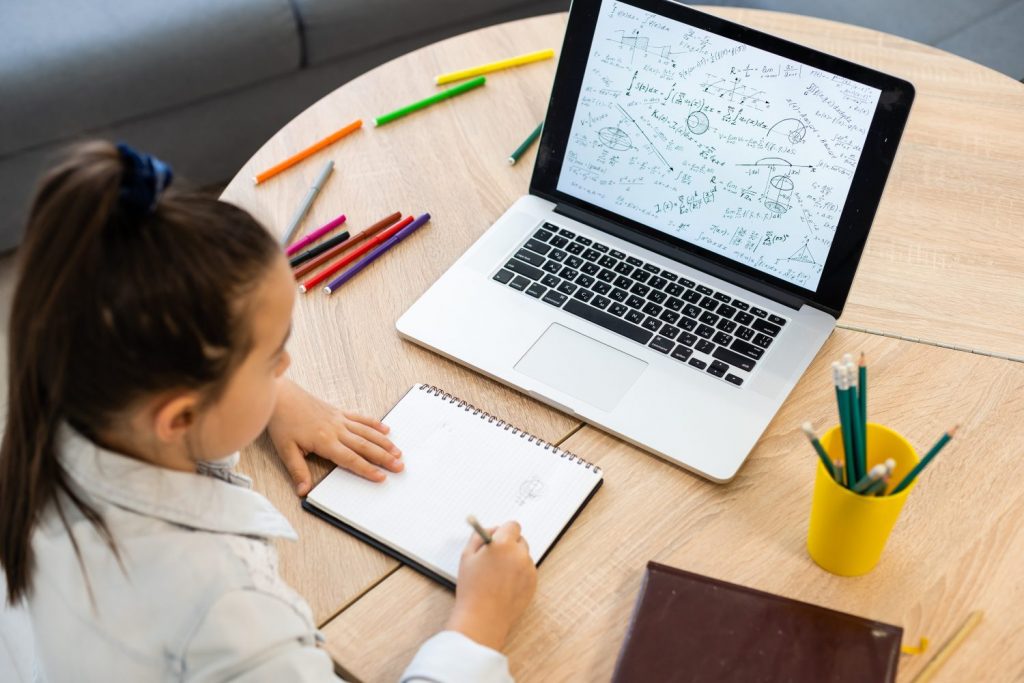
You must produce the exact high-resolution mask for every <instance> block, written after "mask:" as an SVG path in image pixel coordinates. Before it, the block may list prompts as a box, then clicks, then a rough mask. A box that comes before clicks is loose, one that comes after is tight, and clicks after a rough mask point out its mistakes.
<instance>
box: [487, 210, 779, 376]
mask: <svg viewBox="0 0 1024 683" xmlns="http://www.w3.org/2000/svg"><path fill="white" fill-rule="evenodd" d="M493 279H494V280H495V281H497V282H499V283H500V284H502V285H506V286H508V287H511V288H512V289H515V290H518V291H520V292H524V293H525V294H527V295H528V296H531V297H533V298H535V299H539V300H541V301H543V302H544V303H546V304H548V305H551V306H554V307H556V308H561V309H562V310H564V311H567V312H568V313H572V314H573V315H576V316H579V317H581V318H583V319H584V320H588V321H590V322H592V323H594V324H596V325H600V326H601V327H603V328H605V329H607V330H610V331H612V332H615V333H616V334H619V335H621V336H623V337H626V338H627V339H630V340H632V341H634V342H636V343H638V344H643V345H644V346H648V347H650V348H652V349H654V350H655V351H658V352H660V353H663V354H665V355H667V356H669V357H671V358H674V359H675V360H677V361H679V362H680V363H685V364H686V365H688V366H690V367H692V368H694V369H696V370H699V371H701V372H706V373H707V374H709V375H712V376H713V377H718V378H720V379H722V380H724V381H726V382H728V383H730V384H732V385H734V386H742V385H743V382H744V381H745V380H746V379H747V378H748V377H749V375H750V373H751V372H753V370H754V367H755V366H756V365H757V363H758V362H759V361H760V360H761V359H762V358H763V357H764V354H765V353H766V352H767V350H768V348H769V347H770V346H771V345H772V343H774V342H775V339H776V338H777V337H778V335H779V333H780V332H781V331H782V328H783V327H784V326H785V325H786V319H785V318H783V317H782V316H780V315H777V314H775V313H773V312H770V311H766V310H764V309H762V308H758V307H757V306H752V305H750V304H748V303H746V302H745V301H741V300H739V299H736V298H733V297H731V296H730V295H728V294H726V293H724V292H719V291H716V290H714V289H713V288H711V287H707V286H705V285H702V284H699V283H697V282H694V281H693V280H690V279H688V278H685V277H683V276H682V275H678V274H677V273H673V272H671V271H668V270H664V269H662V268H660V267H659V266H655V265H654V264H652V263H645V262H644V261H643V260H641V259H639V258H637V257H635V256H631V255H628V254H625V253H623V252H621V251H618V250H616V249H612V248H611V247H609V246H608V245H605V244H601V243H599V242H595V241H594V240H592V239H590V238H589V237H585V236H584V235H577V234H576V233H574V232H572V231H570V230H566V229H565V228H560V227H558V226H556V225H554V224H552V223H544V225H543V226H542V227H540V228H539V229H538V230H537V231H536V232H534V233H533V235H532V236H531V237H530V238H529V239H527V240H526V241H525V242H524V243H523V244H522V245H521V246H520V247H519V248H518V249H517V250H516V252H515V253H514V254H513V255H512V257H511V258H509V259H508V261H507V262H506V263H505V264H504V265H503V266H502V267H501V268H499V269H498V271H497V272H496V273H495V274H494V275H493Z"/></svg>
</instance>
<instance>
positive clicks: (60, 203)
mask: <svg viewBox="0 0 1024 683" xmlns="http://www.w3.org/2000/svg"><path fill="white" fill-rule="evenodd" d="M133 154H134V153H132V152H131V150H129V149H127V148H121V149H119V148H117V147H115V146H113V145H111V144H109V143H106V142H93V143H87V144H83V145H80V146H78V147H76V148H74V149H73V150H72V151H71V153H70V154H69V156H68V157H67V159H65V160H64V161H63V162H62V163H60V164H59V165H58V166H56V167H55V168H54V169H52V170H51V171H50V172H49V173H48V174H47V175H46V176H45V177H44V178H43V180H42V182H41V184H40V186H39V189H38V191H37V194H36V196H35V199H34V201H33V204H32V209H31V212H30V217H29V222H28V227H27V229H26V235H25V241H24V243H23V245H22V246H21V248H20V250H19V265H18V271H19V272H18V284H17V286H16V289H15V294H14V300H13V304H12V308H11V317H10V325H9V332H10V334H9V340H10V343H9V350H8V354H9V355H8V368H9V369H10V373H9V374H10V381H9V385H8V403H7V423H6V428H5V431H4V435H3V441H2V443H0V563H2V564H3V569H4V572H5V574H6V578H7V600H8V602H9V603H10V604H14V603H16V602H17V601H18V600H20V599H21V598H22V597H24V596H25V595H26V594H27V593H28V591H29V590H30V587H31V578H32V573H33V568H34V565H33V556H32V548H31V539H32V533H33V531H34V529H35V526H36V524H37V523H38V521H39V519H40V516H41V515H42V514H43V512H44V510H45V509H46V508H47V506H49V505H51V504H53V505H56V511H57V513H58V515H59V517H60V519H61V520H62V521H63V522H64V525H65V526H66V527H68V523H67V519H66V517H65V512H64V509H63V508H62V507H61V496H62V495H63V496H65V497H66V498H67V500H68V501H69V502H70V503H71V504H72V505H74V506H75V507H76V508H77V509H78V510H79V511H80V512H81V514H82V515H83V516H84V517H85V518H86V519H88V520H89V521H90V522H91V523H92V524H93V526H94V527H95V528H96V530H97V531H98V532H99V533H100V534H101V536H103V537H104V538H105V539H106V541H107V542H108V544H109V545H110V546H111V549H112V550H114V552H115V553H116V548H115V545H114V539H113V538H111V536H110V533H109V531H108V529H107V527H106V524H105V523H104V521H103V519H102V518H101V517H100V515H99V514H98V513H96V511H95V510H94V508H92V507H91V506H90V505H89V504H88V502H87V501H86V500H84V499H83V497H82V496H81V495H80V494H79V493H77V492H76V489H75V488H74V487H73V485H72V483H71V482H70V480H69V477H68V475H67V473H66V472H65V471H64V469H63V468H62V467H61V464H60V461H59V459H58V457H57V451H58V446H59V444H58V443H57V437H58V433H59V429H60V427H61V425H62V424H64V423H67V424H70V425H71V426H72V427H74V428H75V429H76V430H78V431H79V432H80V433H82V434H83V435H85V436H86V437H88V438H91V439H93V440H96V438H97V435H98V434H100V433H102V432H103V431H104V430H106V429H108V428H109V427H110V426H111V424H112V423H113V421H114V420H115V419H116V418H117V416H118V415H119V414H120V413H122V412H123V411H124V410H125V409H126V408H127V407H128V406H129V405H131V404H132V403H133V402H134V401H136V400H138V399H140V398H142V397H144V396H147V395H152V394H155V393H157V392H160V391H165V390H168V389H192V390H202V391H204V392H207V396H208V397H209V398H210V399H215V398H216V396H217V395H218V394H219V392H220V391H221V390H222V389H223V387H224V385H225V384H226V381H227V379H228V377H229V375H230V372H231V371H232V370H233V369H234V368H235V367H236V366H237V364H238V363H240V362H241V361H242V360H243V359H244V357H245V355H246V354H247V353H248V351H249V349H250V348H251V343H252V342H251V338H250V330H249V329H248V328H247V325H246V324H245V315H244V311H243V310H242V308H243V307H240V306H239V305H238V301H239V300H240V299H241V298H242V297H244V296H245V295H246V294H247V293H249V292H250V291H251V290H252V289H254V288H255V287H256V286H257V285H258V283H259V281H260V277H261V276H262V275H263V274H264V273H265V272H266V269H267V268H268V267H269V265H270V264H271V263H272V262H273V259H274V258H276V257H278V255H279V254H280V249H279V247H278V245H277V244H276V242H275V241H274V240H273V238H272V237H271V236H270V235H269V234H268V233H267V232H266V230H264V229H263V227H262V226H260V225H259V223H258V222H257V221H256V220H255V219H253V218H252V217H251V216H250V215H249V214H248V213H246V212H245V211H243V210H241V209H239V208H237V207H234V206H231V205H229V204H226V203H222V202H219V201H217V200H215V199H213V198H210V197H206V196H202V195H198V194H188V193H179V194H174V193H173V191H169V192H168V193H167V194H166V195H165V196H163V197H160V196H159V190H162V187H163V186H164V185H166V183H167V182H168V181H169V178H170V176H169V171H168V172H167V173H166V174H165V173H163V171H164V170H165V169H166V167H163V168H161V167H160V166H155V165H150V166H146V163H147V160H148V159H150V158H148V157H143V156H141V155H134V156H133ZM152 161H156V160H152ZM140 162H141V163H142V165H141V166H140ZM157 163H159V162H157ZM147 168H148V169H149V171H154V170H155V171H156V173H155V179H156V180H155V182H159V183H160V185H161V186H160V187H156V188H155V189H156V190H157V191H156V192H155V193H151V194H150V195H149V196H148V197H147V196H146V195H145V193H144V192H143V193H142V195H141V198H140V192H139V183H140V182H143V181H145V182H150V181H152V180H153V179H152V178H150V179H147V178H144V177H143V176H145V174H146V173H147V172H148V171H147ZM68 533H69V535H70V536H71V541H72V543H73V544H75V539H74V535H73V534H72V533H71V529H70V527H69V528H68ZM74 547H75V552H76V554H77V553H78V548H77V544H75V546H74ZM79 561H80V562H81V557H80V556H79Z"/></svg>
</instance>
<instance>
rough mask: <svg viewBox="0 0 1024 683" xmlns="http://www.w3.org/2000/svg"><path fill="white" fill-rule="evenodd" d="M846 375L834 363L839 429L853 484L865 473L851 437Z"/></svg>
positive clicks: (850, 479)
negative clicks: (859, 472) (856, 455)
mask: <svg viewBox="0 0 1024 683" xmlns="http://www.w3.org/2000/svg"><path fill="white" fill-rule="evenodd" d="M845 375H846V373H845V372H843V369H842V366H840V365H839V363H833V364H832V377H833V379H834V380H835V383H836V401H837V402H838V404H839V431H840V432H842V435H843V455H844V456H845V460H846V481H847V483H848V484H851V483H853V482H855V481H857V480H858V479H860V478H861V477H862V476H863V475H862V474H858V473H857V467H856V462H857V461H856V459H855V458H854V453H853V440H852V439H850V406H849V402H848V401H847V396H848V394H849V391H847V387H846V377H845Z"/></svg>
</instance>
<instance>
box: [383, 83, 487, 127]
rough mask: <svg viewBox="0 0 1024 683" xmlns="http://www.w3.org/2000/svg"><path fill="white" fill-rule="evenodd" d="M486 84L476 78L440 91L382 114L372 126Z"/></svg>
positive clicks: (389, 121)
mask: <svg viewBox="0 0 1024 683" xmlns="http://www.w3.org/2000/svg"><path fill="white" fill-rule="evenodd" d="M486 82H487V77H486V76H480V77H478V78H474V79H472V80H469V81H466V82H465V83H461V84H459V85H457V86H455V87H454V88H448V89H447V90H442V91H441V92H439V93H437V94H436V95H431V96H430V97H428V98H426V99H423V100H420V101H419V102H413V103H412V104H410V105H408V106H405V107H402V108H401V109H396V110H395V111H393V112H391V113H390V114H384V115H383V116H378V117H377V118H375V119H374V120H373V125H374V126H383V125H384V124H385V123H391V122H392V121H394V120H395V119H400V118H402V117H403V116H406V115H408V114H411V113H413V112H414V111H419V110H420V109H424V108H425V107H429V106H430V105H432V104H437V103H438V102H441V101H442V100H447V99H448V98H449V97H455V96H456V95H461V94H462V93H464V92H466V91H467V90H472V89H473V88H478V87H480V86H481V85H483V84H484V83H486Z"/></svg>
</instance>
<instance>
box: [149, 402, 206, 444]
mask: <svg viewBox="0 0 1024 683" xmlns="http://www.w3.org/2000/svg"><path fill="white" fill-rule="evenodd" d="M198 409H199V394H197V393H196V392H192V391H189V392H185V393H179V394H174V395H173V396H171V397H169V398H167V399H166V400H164V401H163V402H162V403H159V404H158V405H157V406H156V410H155V412H154V413H153V432H154V433H155V434H156V438H157V439H159V440H160V441H161V442H163V443H166V444H172V443H180V442H181V441H183V440H184V439H185V434H186V433H187V432H188V430H189V429H190V428H191V427H192V425H194V424H195V421H196V414H197V411H198Z"/></svg>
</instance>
